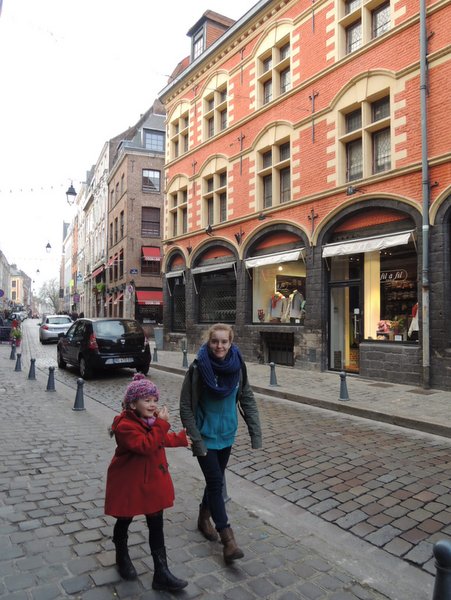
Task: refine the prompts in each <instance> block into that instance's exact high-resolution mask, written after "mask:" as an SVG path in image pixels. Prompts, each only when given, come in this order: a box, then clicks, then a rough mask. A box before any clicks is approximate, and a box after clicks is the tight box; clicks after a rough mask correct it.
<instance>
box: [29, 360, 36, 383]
mask: <svg viewBox="0 0 451 600" xmlns="http://www.w3.org/2000/svg"><path fill="white" fill-rule="evenodd" d="M35 362H36V359H35V358H30V370H29V371H28V379H33V380H35V379H36V371H35V366H34V363H35Z"/></svg>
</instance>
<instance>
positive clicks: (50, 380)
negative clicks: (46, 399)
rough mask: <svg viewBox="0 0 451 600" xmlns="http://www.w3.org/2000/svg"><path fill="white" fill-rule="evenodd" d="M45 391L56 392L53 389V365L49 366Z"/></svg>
mask: <svg viewBox="0 0 451 600" xmlns="http://www.w3.org/2000/svg"><path fill="white" fill-rule="evenodd" d="M45 391H46V392H56V390H55V367H49V378H48V379H47V388H46V390H45Z"/></svg>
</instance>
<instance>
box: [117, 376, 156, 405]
mask: <svg viewBox="0 0 451 600" xmlns="http://www.w3.org/2000/svg"><path fill="white" fill-rule="evenodd" d="M148 396H155V398H156V399H157V400H158V398H159V397H160V392H159V391H158V388H157V386H156V385H155V384H154V383H152V381H150V380H149V379H147V378H146V377H145V375H143V374H142V373H136V375H135V376H134V377H133V381H132V382H131V383H130V384H129V386H128V387H127V390H126V392H125V396H124V404H125V405H127V404H130V403H131V402H136V400H139V399H140V398H147V397H148Z"/></svg>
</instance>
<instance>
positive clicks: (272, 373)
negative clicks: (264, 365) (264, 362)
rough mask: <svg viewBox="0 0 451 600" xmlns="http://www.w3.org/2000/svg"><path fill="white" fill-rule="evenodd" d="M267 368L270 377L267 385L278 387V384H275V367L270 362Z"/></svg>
mask: <svg viewBox="0 0 451 600" xmlns="http://www.w3.org/2000/svg"><path fill="white" fill-rule="evenodd" d="M269 367H270V369H271V371H270V375H269V385H271V386H274V387H278V385H279V384H278V383H277V377H276V365H275V364H274V363H273V362H270V363H269Z"/></svg>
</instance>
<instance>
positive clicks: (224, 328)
mask: <svg viewBox="0 0 451 600" xmlns="http://www.w3.org/2000/svg"><path fill="white" fill-rule="evenodd" d="M217 331H227V333H228V334H229V341H230V343H232V342H233V335H234V334H233V329H232V328H231V326H230V325H227V323H215V324H214V325H212V326H211V327H209V328H208V330H207V331H206V332H205V335H204V340H205V342H209V341H210V340H211V338H212V335H213V334H214V333H216V332H217Z"/></svg>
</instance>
